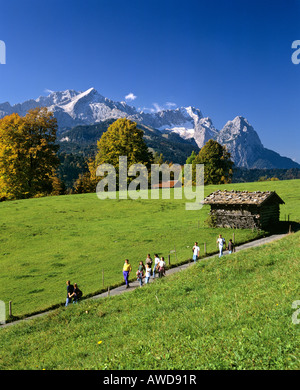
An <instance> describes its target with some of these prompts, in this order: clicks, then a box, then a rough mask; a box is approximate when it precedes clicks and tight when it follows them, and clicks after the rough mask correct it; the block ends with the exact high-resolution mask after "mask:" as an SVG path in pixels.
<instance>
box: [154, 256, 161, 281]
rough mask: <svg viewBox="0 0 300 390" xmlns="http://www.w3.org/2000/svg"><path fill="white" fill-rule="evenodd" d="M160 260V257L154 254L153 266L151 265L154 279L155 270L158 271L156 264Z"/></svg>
mask: <svg viewBox="0 0 300 390" xmlns="http://www.w3.org/2000/svg"><path fill="white" fill-rule="evenodd" d="M159 262H160V259H159V257H158V254H155V255H154V266H153V279H155V272H158V264H159Z"/></svg>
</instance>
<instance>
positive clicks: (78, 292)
mask: <svg viewBox="0 0 300 390" xmlns="http://www.w3.org/2000/svg"><path fill="white" fill-rule="evenodd" d="M81 297H82V291H81V290H80V289H79V287H78V285H77V283H74V290H73V294H72V295H71V298H72V299H73V303H78V301H79V299H80V298H81Z"/></svg>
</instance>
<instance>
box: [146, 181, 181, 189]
mask: <svg viewBox="0 0 300 390" xmlns="http://www.w3.org/2000/svg"><path fill="white" fill-rule="evenodd" d="M180 187H182V183H181V181H179V180H169V181H163V182H162V183H158V184H153V185H152V187H151V188H154V189H155V188H180Z"/></svg>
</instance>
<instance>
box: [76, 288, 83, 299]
mask: <svg viewBox="0 0 300 390" xmlns="http://www.w3.org/2000/svg"><path fill="white" fill-rule="evenodd" d="M82 295H83V294H82V291H81V290H79V289H78V291H77V299H80V298H81V297H82Z"/></svg>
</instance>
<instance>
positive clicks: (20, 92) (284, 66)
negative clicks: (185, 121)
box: [0, 0, 300, 163]
mask: <svg viewBox="0 0 300 390" xmlns="http://www.w3.org/2000/svg"><path fill="white" fill-rule="evenodd" d="M0 6H1V7H0V40H2V41H4V42H5V44H6V50H7V53H6V64H5V65H0V102H5V101H9V102H10V103H11V104H14V103H18V102H22V101H24V100H27V99H30V98H34V99H35V98H37V97H39V96H40V95H47V92H46V91H47V90H54V91H57V90H65V89H75V90H78V91H84V90H86V89H88V88H90V87H94V88H96V89H97V90H98V92H99V93H101V94H102V95H104V96H106V97H108V98H110V99H113V100H118V101H121V100H125V96H127V95H129V94H130V93H131V94H133V95H134V97H135V99H134V100H127V102H128V103H129V104H131V105H134V106H135V107H137V108H148V109H157V108H167V107H181V106H190V105H191V106H194V107H197V108H199V109H200V110H201V111H202V113H203V115H204V116H209V117H210V118H211V119H212V121H213V123H214V125H215V127H216V128H217V129H221V128H222V127H223V126H224V125H225V123H226V122H227V121H228V120H232V119H234V118H235V117H236V116H237V115H242V116H244V117H246V118H247V119H248V121H249V122H250V123H251V124H252V125H253V127H254V128H255V130H256V131H257V132H258V134H259V136H260V138H261V140H262V143H263V144H264V146H265V147H267V148H269V149H273V150H275V151H277V152H279V153H280V154H281V155H284V156H288V157H290V158H293V159H294V160H296V161H298V162H299V163H300V153H299V146H300V135H299V127H300V126H299V116H300V115H299V114H300V110H299V108H300V107H299V100H300V97H299V96H300V64H299V65H295V64H293V63H292V61H291V55H292V53H293V49H292V48H291V45H292V42H293V41H295V40H299V39H300V0H284V1H281V0H280V1H279V0H278V1H276V0H272V1H270V0H261V1H256V0H251V1H250V0H242V1H241V0H207V1H204V0H203V1H202V0H198V1H193V0H180V1H179V0H139V1H137V0H97V1H96V0H78V1H76V0H72V1H70V0H47V1H41V0H38V1H37V0H26V1H23V0H9V1H5V2H4V1H3V0H1V3H0ZM168 103H171V104H168Z"/></svg>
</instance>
